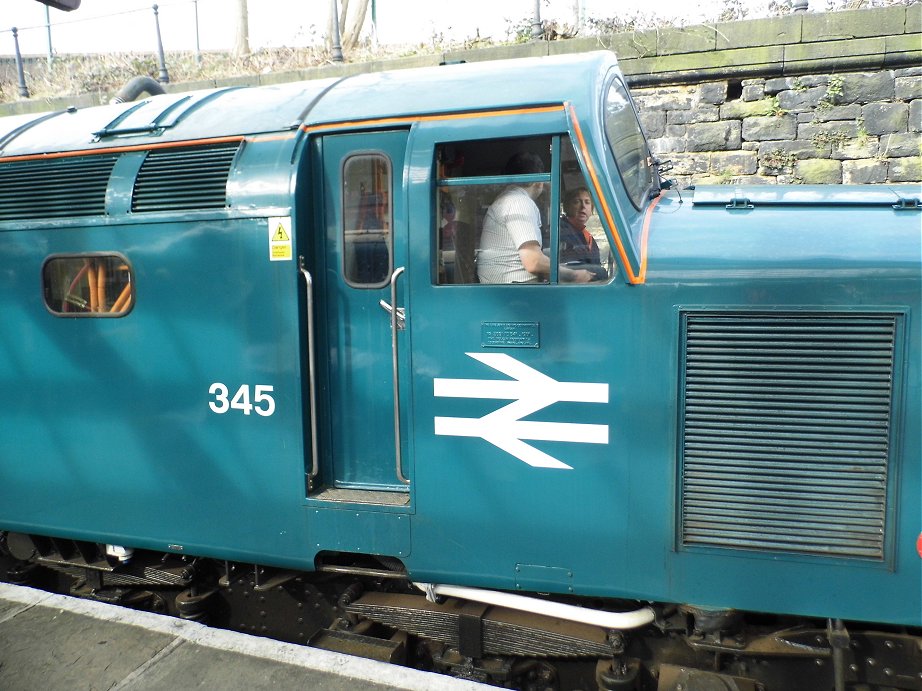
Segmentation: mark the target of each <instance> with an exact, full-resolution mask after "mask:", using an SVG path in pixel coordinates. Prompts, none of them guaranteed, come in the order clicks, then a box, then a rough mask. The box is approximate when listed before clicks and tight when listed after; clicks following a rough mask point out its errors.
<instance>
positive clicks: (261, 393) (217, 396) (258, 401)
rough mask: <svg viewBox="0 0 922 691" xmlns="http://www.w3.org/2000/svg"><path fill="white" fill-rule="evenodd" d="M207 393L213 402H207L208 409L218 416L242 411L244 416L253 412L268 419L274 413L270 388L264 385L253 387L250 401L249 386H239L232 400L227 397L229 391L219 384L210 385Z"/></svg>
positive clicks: (273, 401)
mask: <svg viewBox="0 0 922 691" xmlns="http://www.w3.org/2000/svg"><path fill="white" fill-rule="evenodd" d="M208 393H210V394H211V395H212V396H213V397H214V399H213V400H211V401H209V402H208V407H210V408H211V409H212V410H213V411H214V412H216V413H218V414H219V415H220V414H223V413H226V412H228V411H229V410H240V411H243V414H244V415H249V414H250V413H251V412H252V411H254V410H255V411H256V414H257V415H262V416H263V417H268V416H269V415H272V413H274V412H275V399H274V398H273V397H272V395H271V394H272V387H271V386H266V385H264V384H256V385H255V386H254V387H253V397H252V399H251V398H250V385H249V384H243V385H241V387H240V388H239V389H237V393H235V394H234V396H233V397H232V398H229V397H228V396H229V395H230V389H228V388H227V386H225V385H224V384H222V383H221V382H215V383H214V384H212V385H211V386H210V387H209V389H208Z"/></svg>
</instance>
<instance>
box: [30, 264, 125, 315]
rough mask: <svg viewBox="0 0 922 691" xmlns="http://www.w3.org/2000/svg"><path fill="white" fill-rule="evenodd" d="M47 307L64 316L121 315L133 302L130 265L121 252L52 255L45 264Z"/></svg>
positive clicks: (44, 290) (43, 291) (44, 279)
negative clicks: (119, 253)
mask: <svg viewBox="0 0 922 691" xmlns="http://www.w3.org/2000/svg"><path fill="white" fill-rule="evenodd" d="M42 293H43V296H44V299H45V306H46V307H47V308H48V310H49V311H50V312H51V313H52V314H55V315H58V316H61V317H121V316H123V315H125V314H127V313H128V312H130V311H131V308H132V306H133V304H134V280H133V276H132V271H131V266H130V265H129V263H128V260H127V259H125V257H123V256H121V255H118V254H82V255H69V256H57V257H50V258H49V259H48V260H47V261H46V262H45V265H44V266H43V267H42Z"/></svg>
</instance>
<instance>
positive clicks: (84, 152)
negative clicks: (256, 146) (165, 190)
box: [0, 134, 294, 163]
mask: <svg viewBox="0 0 922 691" xmlns="http://www.w3.org/2000/svg"><path fill="white" fill-rule="evenodd" d="M293 136H294V135H293V134H285V135H277V136H274V137H269V139H278V138H281V139H290V138H292V137H293ZM244 139H246V137H244V136H243V135H235V136H233V137H210V138H207V139H186V140H183V141H178V142H159V143H156V144H150V143H148V144H133V145H130V146H109V147H104V148H100V149H81V150H79V151H57V152H54V153H47V154H26V155H23V156H9V157H6V158H0V163H12V162H13V161H35V160H42V159H52V158H72V157H75V156H89V155H92V154H113V153H124V152H125V151H150V150H151V149H175V148H177V147H181V146H202V145H205V144H227V143H230V142H240V141H243V140H244ZM250 139H251V140H254V141H255V140H258V139H262V138H260V137H251V138H250Z"/></svg>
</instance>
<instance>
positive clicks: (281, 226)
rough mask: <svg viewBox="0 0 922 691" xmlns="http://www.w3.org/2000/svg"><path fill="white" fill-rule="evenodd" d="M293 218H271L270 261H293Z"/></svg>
mask: <svg viewBox="0 0 922 691" xmlns="http://www.w3.org/2000/svg"><path fill="white" fill-rule="evenodd" d="M292 256H293V255H292V249H291V216H272V217H270V218H269V261H270V262H283V261H291V259H292Z"/></svg>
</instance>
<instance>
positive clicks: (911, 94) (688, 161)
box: [632, 67, 922, 187]
mask: <svg viewBox="0 0 922 691" xmlns="http://www.w3.org/2000/svg"><path fill="white" fill-rule="evenodd" d="M632 92H633V95H634V99H635V101H636V102H637V106H638V110H639V111H640V118H641V122H642V124H643V126H644V129H645V131H646V133H647V136H648V137H649V139H650V143H651V147H652V148H653V151H654V154H655V155H656V156H657V157H658V158H659V159H660V160H661V161H667V160H668V161H671V163H672V170H671V171H670V172H669V173H667V177H670V178H673V179H676V180H677V181H678V182H679V185H680V186H681V187H685V186H688V185H691V184H773V183H781V184H784V183H788V184H790V183H793V184H798V183H800V184H837V183H845V184H858V183H878V184H885V183H917V182H920V181H922V149H920V147H922V67H908V68H901V69H893V70H879V71H874V72H845V73H832V74H816V75H811V74H805V75H799V76H793V77H775V78H753V79H740V80H735V79H724V80H719V81H712V82H703V83H699V84H692V85H673V86H653V87H646V88H643V87H641V88H637V87H635V88H633V89H632Z"/></svg>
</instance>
